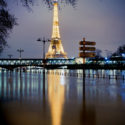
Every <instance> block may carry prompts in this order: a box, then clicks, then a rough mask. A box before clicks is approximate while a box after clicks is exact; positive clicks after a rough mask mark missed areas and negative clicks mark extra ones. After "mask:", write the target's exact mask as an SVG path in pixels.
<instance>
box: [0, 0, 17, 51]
mask: <svg viewBox="0 0 125 125" xmlns="http://www.w3.org/2000/svg"><path fill="white" fill-rule="evenodd" d="M16 24H17V23H16V18H15V17H14V15H11V14H10V13H9V12H8V10H7V3H6V2H5V1H4V0H0V53H1V52H2V51H3V49H4V48H5V46H7V41H6V39H7V37H8V36H9V32H10V31H11V30H12V28H13V26H14V25H16Z"/></svg>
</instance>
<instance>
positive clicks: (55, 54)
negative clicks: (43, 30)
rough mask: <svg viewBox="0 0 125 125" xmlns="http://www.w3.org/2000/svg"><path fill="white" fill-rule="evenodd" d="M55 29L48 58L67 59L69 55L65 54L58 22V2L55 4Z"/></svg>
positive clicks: (53, 29)
mask: <svg viewBox="0 0 125 125" xmlns="http://www.w3.org/2000/svg"><path fill="white" fill-rule="evenodd" d="M53 6H54V9H53V28H52V37H51V42H50V46H49V49H48V52H47V53H46V58H67V54H66V53H65V52H64V49H63V46H62V42H61V37H60V32H59V21H58V2H57V0H54V2H53Z"/></svg>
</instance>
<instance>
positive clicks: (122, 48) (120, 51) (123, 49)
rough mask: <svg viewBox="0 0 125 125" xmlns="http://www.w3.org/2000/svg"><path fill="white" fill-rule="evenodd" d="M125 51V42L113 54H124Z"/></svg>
mask: <svg viewBox="0 0 125 125" xmlns="http://www.w3.org/2000/svg"><path fill="white" fill-rule="evenodd" d="M123 53H125V44H124V45H122V46H119V47H118V49H117V51H116V52H114V53H113V54H112V56H122V54H123Z"/></svg>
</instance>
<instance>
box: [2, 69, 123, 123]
mask: <svg viewBox="0 0 125 125" xmlns="http://www.w3.org/2000/svg"><path fill="white" fill-rule="evenodd" d="M82 72H83V71H82V70H66V69H60V70H59V69H58V70H42V69H27V70H25V72H24V71H23V70H22V71H19V70H18V71H17V70H14V71H7V70H5V69H0V112H1V113H0V114H1V117H0V122H1V125H4V124H5V125H125V80H124V76H125V71H119V70H98V71H95V70H86V71H85V75H86V77H85V78H84V79H83V77H82ZM84 84H85V86H83V85H84Z"/></svg>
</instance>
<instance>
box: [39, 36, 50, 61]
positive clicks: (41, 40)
mask: <svg viewBox="0 0 125 125" xmlns="http://www.w3.org/2000/svg"><path fill="white" fill-rule="evenodd" d="M37 41H38V42H43V59H45V43H46V42H50V40H49V39H45V37H43V38H42V39H41V38H38V39H37Z"/></svg>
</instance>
